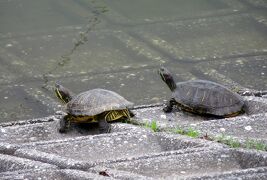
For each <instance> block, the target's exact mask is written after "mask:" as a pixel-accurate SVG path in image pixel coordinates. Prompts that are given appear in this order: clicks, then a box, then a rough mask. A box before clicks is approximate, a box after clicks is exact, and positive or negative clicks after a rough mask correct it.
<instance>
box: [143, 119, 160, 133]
mask: <svg viewBox="0 0 267 180" xmlns="http://www.w3.org/2000/svg"><path fill="white" fill-rule="evenodd" d="M145 128H149V129H152V131H154V132H158V131H159V127H158V125H157V121H155V120H152V121H151V122H146V123H145Z"/></svg>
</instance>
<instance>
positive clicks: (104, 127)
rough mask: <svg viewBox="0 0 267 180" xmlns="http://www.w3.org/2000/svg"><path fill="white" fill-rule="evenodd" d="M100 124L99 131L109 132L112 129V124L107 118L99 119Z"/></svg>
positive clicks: (101, 132)
mask: <svg viewBox="0 0 267 180" xmlns="http://www.w3.org/2000/svg"><path fill="white" fill-rule="evenodd" d="M98 126H99V133H100V134H103V133H109V132H110V129H111V125H110V124H109V123H108V122H107V121H106V120H105V119H100V120H99V121H98Z"/></svg>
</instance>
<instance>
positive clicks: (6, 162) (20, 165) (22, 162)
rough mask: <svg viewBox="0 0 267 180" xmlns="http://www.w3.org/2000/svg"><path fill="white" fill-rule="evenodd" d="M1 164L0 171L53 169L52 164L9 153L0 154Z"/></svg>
mask: <svg viewBox="0 0 267 180" xmlns="http://www.w3.org/2000/svg"><path fill="white" fill-rule="evenodd" d="M0 159H1V165H0V173H1V172H6V171H16V170H22V169H31V170H34V169H55V168H57V167H56V166H54V165H51V164H46V163H41V162H38V161H32V160H29V159H23V158H18V157H14V156H10V155H4V154H0Z"/></svg>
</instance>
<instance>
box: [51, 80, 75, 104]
mask: <svg viewBox="0 0 267 180" xmlns="http://www.w3.org/2000/svg"><path fill="white" fill-rule="evenodd" d="M55 93H56V96H57V97H58V98H59V99H60V100H61V101H62V102H63V103H64V104H67V103H68V102H70V101H71V99H72V97H73V96H74V94H73V93H72V92H71V91H70V90H68V89H67V88H65V87H63V86H62V85H60V84H58V83H55Z"/></svg>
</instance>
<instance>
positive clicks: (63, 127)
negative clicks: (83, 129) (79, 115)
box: [58, 115, 70, 133]
mask: <svg viewBox="0 0 267 180" xmlns="http://www.w3.org/2000/svg"><path fill="white" fill-rule="evenodd" d="M69 128H70V116H69V115H66V116H64V117H62V118H61V119H60V121H59V129H58V131H59V132H60V133H66V132H67V131H68V130H69Z"/></svg>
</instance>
